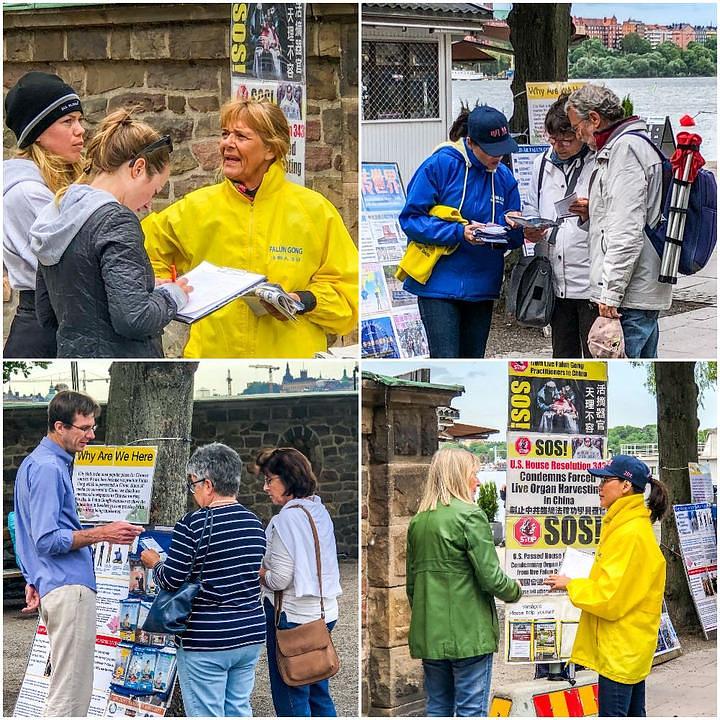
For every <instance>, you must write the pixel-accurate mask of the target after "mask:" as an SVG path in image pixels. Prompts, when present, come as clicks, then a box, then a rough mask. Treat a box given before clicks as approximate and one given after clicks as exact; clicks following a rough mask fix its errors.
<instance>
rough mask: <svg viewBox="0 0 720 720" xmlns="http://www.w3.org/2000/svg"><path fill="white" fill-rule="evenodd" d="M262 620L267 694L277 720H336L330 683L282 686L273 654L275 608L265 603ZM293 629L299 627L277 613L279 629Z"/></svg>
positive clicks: (332, 623)
mask: <svg viewBox="0 0 720 720" xmlns="http://www.w3.org/2000/svg"><path fill="white" fill-rule="evenodd" d="M265 619H266V621H267V655H268V670H269V672H270V692H271V693H272V699H273V705H274V706H275V714H276V715H277V716H278V717H336V716H337V712H336V711H335V704H334V703H333V700H332V698H331V697H330V681H329V680H321V681H320V682H316V683H312V684H311V685H301V686H300V687H290V686H289V685H286V684H285V683H284V682H283V679H282V677H281V676H280V671H279V670H278V666H277V656H276V654H275V608H274V607H273V606H272V603H271V602H270V601H269V600H267V599H266V600H265ZM335 622H336V621H335V620H333V621H332V622H329V623H328V624H327V627H328V630H331V631H332V629H333V628H334V627H335ZM294 627H298V623H292V622H288V620H287V618H286V617H285V613H284V612H283V613H280V629H281V630H284V629H285V628H294Z"/></svg>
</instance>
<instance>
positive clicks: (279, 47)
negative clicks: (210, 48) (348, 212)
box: [230, 3, 307, 185]
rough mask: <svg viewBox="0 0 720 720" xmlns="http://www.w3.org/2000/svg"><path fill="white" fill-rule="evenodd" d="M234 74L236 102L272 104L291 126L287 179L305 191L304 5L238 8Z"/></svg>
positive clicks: (233, 45)
mask: <svg viewBox="0 0 720 720" xmlns="http://www.w3.org/2000/svg"><path fill="white" fill-rule="evenodd" d="M230 69H231V78H230V80H231V85H230V89H231V94H232V99H233V100H246V99H248V98H257V99H258V100H268V101H269V102H272V103H274V104H275V105H277V106H278V107H279V108H280V109H281V110H282V111H283V114H284V115H285V117H286V119H287V121H288V125H289V126H290V152H289V153H288V157H287V177H288V179H289V180H292V181H293V182H296V183H298V184H299V185H304V184H305V136H306V96H307V85H306V72H305V5H304V4H303V3H234V4H233V6H232V18H231V22H230Z"/></svg>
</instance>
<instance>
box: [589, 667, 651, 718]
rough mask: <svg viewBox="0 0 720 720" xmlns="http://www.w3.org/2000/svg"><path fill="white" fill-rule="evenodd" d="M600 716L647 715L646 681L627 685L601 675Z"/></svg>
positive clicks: (599, 686) (599, 682) (599, 693)
mask: <svg viewBox="0 0 720 720" xmlns="http://www.w3.org/2000/svg"><path fill="white" fill-rule="evenodd" d="M598 717H645V681H644V680H642V681H641V682H639V683H635V684H634V685H626V684H625V683H620V682H616V681H615V680H610V679H608V678H606V677H603V676H602V675H599V676H598Z"/></svg>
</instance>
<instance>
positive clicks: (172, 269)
mask: <svg viewBox="0 0 720 720" xmlns="http://www.w3.org/2000/svg"><path fill="white" fill-rule="evenodd" d="M170 280H171V282H177V268H176V267H175V263H173V264H172V265H171V266H170Z"/></svg>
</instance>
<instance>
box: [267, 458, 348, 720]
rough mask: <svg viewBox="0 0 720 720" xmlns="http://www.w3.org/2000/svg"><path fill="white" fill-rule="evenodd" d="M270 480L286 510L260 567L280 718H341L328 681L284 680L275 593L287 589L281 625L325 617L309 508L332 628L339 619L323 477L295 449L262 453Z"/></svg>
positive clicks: (273, 524)
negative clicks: (277, 648) (298, 683)
mask: <svg viewBox="0 0 720 720" xmlns="http://www.w3.org/2000/svg"><path fill="white" fill-rule="evenodd" d="M255 463H256V465H257V467H258V470H259V472H260V473H261V474H262V476H263V477H264V479H265V482H264V485H263V487H264V490H265V492H266V493H267V495H268V497H269V498H270V502H272V504H273V505H279V506H280V512H279V513H278V514H277V515H275V516H274V517H273V518H272V520H270V522H269V523H268V526H267V529H266V531H265V534H266V536H267V545H268V549H267V553H266V555H265V558H264V560H263V567H262V569H261V570H260V578H261V583H262V586H263V591H262V593H263V598H264V606H265V616H266V618H267V633H268V634H267V652H268V669H269V671H270V689H271V691H272V699H273V705H274V706H275V712H276V713H277V715H278V717H310V716H314V717H335V715H336V714H337V713H336V712H335V705H334V704H333V700H332V698H331V697H330V689H329V684H328V680H321V681H320V682H316V683H312V684H311V685H303V686H301V687H290V686H289V685H286V684H285V683H284V682H283V679H282V677H281V676H280V672H279V670H278V666H277V661H276V657H275V607H274V603H275V597H274V595H275V592H276V591H282V593H283V599H282V612H281V613H280V623H279V625H278V627H280V628H281V629H283V628H292V627H297V626H298V625H302V624H304V623H308V622H312V621H313V620H317V619H318V618H319V617H320V616H321V610H320V585H319V583H318V577H317V565H316V560H315V542H314V540H313V534H312V529H311V527H310V522H309V520H308V518H307V515H305V513H304V512H301V511H299V510H295V511H293V510H292V508H293V507H294V506H300V507H303V508H305V509H306V510H307V511H308V512H309V513H310V515H311V516H312V518H313V520H314V522H315V526H316V527H317V533H318V539H319V544H320V558H321V561H322V589H323V599H324V604H325V622H326V623H327V627H328V630H332V629H333V627H335V623H336V622H337V619H338V601H337V597H338V596H339V595H340V594H341V593H342V590H341V588H340V572H339V569H338V561H337V548H336V547H335V529H334V527H333V522H332V520H331V518H330V515H329V513H328V511H327V510H326V509H325V506H324V505H323V504H322V501H321V500H320V498H319V496H317V495H315V490H316V488H317V480H316V478H315V474H314V473H313V470H312V466H311V465H310V461H309V460H308V459H307V458H306V457H305V456H304V455H303V454H302V453H301V452H299V451H298V450H296V449H295V448H278V449H277V450H273V451H267V450H265V451H263V452H261V453H260V454H259V455H258V457H257V459H256V461H255Z"/></svg>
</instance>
